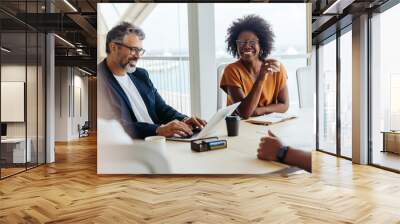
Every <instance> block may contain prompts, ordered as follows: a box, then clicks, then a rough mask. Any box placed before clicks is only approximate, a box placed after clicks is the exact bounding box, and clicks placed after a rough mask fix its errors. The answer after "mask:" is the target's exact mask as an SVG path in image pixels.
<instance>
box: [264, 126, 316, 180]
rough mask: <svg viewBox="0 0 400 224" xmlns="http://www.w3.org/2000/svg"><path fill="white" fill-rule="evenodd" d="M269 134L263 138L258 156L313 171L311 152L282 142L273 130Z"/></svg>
mask: <svg viewBox="0 0 400 224" xmlns="http://www.w3.org/2000/svg"><path fill="white" fill-rule="evenodd" d="M268 134H269V136H266V137H263V138H261V142H260V145H259V148H258V151H257V152H258V153H257V157H258V158H259V159H262V160H269V161H277V162H281V163H284V164H287V165H290V166H296V167H299V168H301V169H304V170H306V171H308V172H310V173H311V164H312V161H311V153H310V152H306V151H303V150H299V149H294V148H292V147H289V146H284V145H283V144H282V142H281V141H280V140H279V138H278V137H276V136H275V135H274V134H273V133H272V132H271V131H268Z"/></svg>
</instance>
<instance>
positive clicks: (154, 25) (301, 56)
mask: <svg viewBox="0 0 400 224" xmlns="http://www.w3.org/2000/svg"><path fill="white" fill-rule="evenodd" d="M116 9H119V10H120V12H121V14H120V15H121V16H118V12H119V11H117V10H116ZM282 9H285V10H288V11H290V12H291V16H290V17H288V18H287V19H286V20H285V21H282V20H280V19H279V18H280V17H279V15H278V12H279V11H280V10H282ZM171 12H173V13H172V14H173V15H170V16H169V19H168V20H165V17H166V16H167V15H168V14H170V13H171ZM197 12H198V13H201V15H199V16H198V17H194V15H196V13H197ZM222 12H224V13H222ZM248 15H259V17H260V19H262V20H267V21H270V25H271V27H272V29H273V30H274V31H275V32H274V34H275V40H276V41H275V44H274V46H275V48H274V49H273V50H272V52H271V56H268V57H271V58H274V59H276V60H278V61H279V62H280V63H281V64H282V66H284V68H282V72H283V70H286V72H287V74H285V75H287V81H286V88H287V89H288V95H289V96H288V98H289V102H290V103H288V104H290V105H288V108H289V109H288V110H287V111H286V110H285V111H283V110H282V111H281V112H286V113H279V114H282V116H288V117H287V118H288V119H289V118H291V117H290V116H296V117H297V119H292V120H290V121H289V120H288V121H285V122H282V123H281V124H278V121H273V123H276V124H275V125H273V127H271V128H270V130H271V131H273V132H274V133H275V134H276V135H277V136H279V137H280V138H283V140H284V141H285V144H287V145H291V146H292V147H295V148H298V149H302V150H305V151H311V150H312V148H313V147H314V146H315V137H314V136H315V121H314V118H313V115H314V112H313V98H314V95H315V94H314V91H313V90H315V76H312V75H311V66H309V67H307V63H309V64H310V59H311V49H312V48H311V41H310V42H309V45H308V46H309V52H310V53H309V54H307V41H306V40H307V26H310V25H311V23H310V24H307V17H306V15H307V5H306V4H303V3H300V4H260V5H258V4H246V5H243V4H241V3H239V4H232V3H225V4H224V3H221V4H218V3H216V4H199V5H197V4H178V3H175V4H145V3H131V4H129V3H101V4H98V16H97V18H98V24H97V25H98V44H97V46H99V47H98V62H99V64H100V65H101V64H102V62H103V61H104V59H105V58H107V62H109V61H111V60H112V59H110V58H111V57H112V54H111V53H106V39H107V36H110V35H109V34H110V33H112V32H113V31H112V29H113V27H116V26H117V25H119V23H120V22H121V21H129V22H131V23H132V24H135V25H136V26H138V27H140V28H141V29H142V30H143V32H144V33H145V39H144V40H143V44H142V45H143V46H142V48H144V49H145V51H146V52H145V53H144V54H143V57H141V58H139V59H138V60H137V61H138V62H137V63H138V67H140V68H143V69H145V70H147V72H148V73H149V76H150V79H151V81H152V83H153V85H154V86H155V88H156V89H157V91H158V92H159V94H160V95H161V96H162V97H163V98H164V100H165V101H166V102H167V103H168V104H169V105H170V106H171V107H173V108H175V109H176V110H177V111H178V112H180V113H182V114H185V115H195V116H197V117H199V118H203V119H205V120H207V121H209V123H208V124H207V125H206V126H205V128H204V131H202V132H201V133H198V134H199V135H201V137H198V138H196V137H193V138H192V139H193V140H197V139H201V138H210V137H215V136H216V137H219V139H218V140H216V143H215V144H217V143H218V142H219V141H220V140H226V144H227V147H226V148H225V149H224V150H216V151H213V152H207V153H203V155H201V156H200V155H196V154H193V153H192V152H191V149H193V147H192V145H191V144H188V142H185V141H184V140H185V139H176V138H170V137H171V136H165V137H167V143H166V149H165V152H160V153H156V151H154V152H153V150H149V149H147V147H148V145H150V146H151V145H154V144H152V143H149V144H142V142H143V141H142V140H136V141H133V143H132V142H131V141H125V140H124V139H125V138H124V136H125V135H126V134H125V132H124V130H123V128H118V124H116V123H114V121H115V120H117V118H116V117H113V116H111V115H106V114H109V112H108V111H109V110H110V108H112V107H116V106H115V102H107V101H116V100H115V99H113V98H110V99H108V98H107V92H108V91H107V89H108V88H107V86H108V85H112V83H113V82H112V81H113V80H111V79H108V78H107V77H105V76H104V74H102V76H100V74H101V73H103V72H102V71H99V70H101V69H100V68H98V72H97V74H98V77H97V78H98V105H99V106H98V111H97V112H98V129H97V134H98V135H97V137H98V142H97V150H98V152H97V155H98V163H97V168H98V173H99V174H105V173H106V174H114V173H118V174H126V173H128V174H129V173H135V174H136V173H139V174H141V173H146V174H147V173H156V174H158V173H176V174H255V173H264V174H265V173H269V172H276V171H277V170H280V169H285V168H287V167H286V166H279V165H278V164H272V163H268V162H265V161H261V160H257V158H256V156H255V152H256V151H255V150H254V149H255V148H257V147H258V144H259V143H260V139H261V138H262V137H264V136H265V135H267V130H269V129H268V128H266V126H265V125H260V124H250V123H247V122H245V121H242V122H241V124H240V125H239V126H240V127H239V130H238V131H239V135H238V136H237V137H235V138H228V139H223V137H224V136H225V137H226V136H227V134H228V133H227V131H228V130H226V127H225V126H226V125H225V121H224V118H225V116H227V115H229V114H230V113H232V111H233V110H235V108H233V109H230V108H232V107H234V105H233V103H230V104H229V103H228V102H227V94H226V92H225V91H224V90H223V89H222V88H221V87H220V85H222V83H223V80H222V79H224V78H223V76H224V75H225V74H226V72H225V71H228V70H229V68H228V69H226V68H227V67H229V66H230V65H231V64H232V63H234V62H235V61H237V58H234V57H232V55H230V54H229V53H228V52H227V51H226V43H225V37H226V35H227V30H228V29H229V26H231V24H232V23H233V21H235V20H237V19H240V18H245V16H248ZM203 17H204V18H213V17H214V20H211V19H203ZM107 18H114V19H107ZM256 19H258V17H254V18H253V20H256ZM309 21H311V20H309ZM295 22H297V23H298V24H299V25H298V26H297V27H296V29H295V30H294V29H293V28H291V26H290V24H291V23H295ZM291 32H296V33H297V34H298V36H297V37H296V38H293V37H291V36H290V33H291ZM167 33H168V35H165V34H167ZM205 34H207V35H205ZM160 36H164V38H162V39H160V38H159V37H160ZM309 39H310V40H311V37H310V38H309ZM271 42H272V39H271ZM123 44H124V43H123ZM132 46H133V45H132ZM213 52H215V54H214V53H213ZM308 55H309V57H308ZM196 65H200V66H196ZM108 67H109V68H110V69H111V66H108ZM280 74H282V73H280ZM280 74H277V75H276V76H277V77H279V76H280ZM225 76H226V75H225ZM277 80H278V79H272V81H273V84H275V83H276V82H278V81H277ZM267 82H270V80H268V81H267ZM102 83H104V85H103V84H102ZM298 85H301V87H302V88H303V89H302V91H301V92H299V89H298V88H297V86H298ZM272 88H278V87H273V86H271V89H272ZM299 95H301V97H302V98H300V97H299ZM146 105H147V104H146ZM227 105H229V106H228V107H227ZM147 106H148V105H147ZM238 108H239V107H238ZM271 112H272V111H271ZM273 112H280V111H279V110H276V111H273ZM149 113H151V112H149ZM224 113H225V114H224ZM292 114H293V115H292ZM260 115H261V114H260ZM272 115H274V114H270V115H268V116H269V117H265V118H264V122H270V121H272V120H271V119H272V118H274V117H271V116H272ZM110 117H112V118H110ZM260 118H263V117H262V116H260V117H258V120H259V122H263V120H262V119H260ZM119 119H121V118H119ZM178 119H179V118H178ZM121 120H123V121H125V120H126V119H125V118H124V119H121ZM258 120H252V119H251V118H250V119H248V120H247V121H249V122H254V123H255V122H256V121H258ZM282 120H283V119H282ZM120 123H123V122H120ZM166 123H167V122H165V123H164V124H166ZM242 124H243V125H242ZM298 126H301V127H303V128H304V129H305V130H303V131H302V132H300V133H297V136H296V134H295V133H294V129H295V127H298ZM128 129H132V128H131V127H129V128H128ZM142 130H143V129H140V130H139V129H138V130H137V132H143V131H142ZM124 134H125V135H124ZM295 136H296V137H295ZM125 137H126V136H125ZM134 137H135V136H134ZM139 137H140V136H139ZM145 137H148V136H141V138H145ZM228 137H229V135H228ZM168 140H174V141H168ZM179 140H182V141H183V142H179ZM145 141H146V138H145ZM221 144H224V143H221ZM244 144H246V147H244ZM155 146H157V145H155ZM157 147H158V146H157ZM221 147H222V146H221ZM142 148H143V149H142ZM147 154H149V155H147ZM309 156H310V157H311V154H310V155H309ZM122 158H124V159H122ZM128 158H130V159H128ZM157 158H159V159H157ZM161 161H164V162H161ZM308 161H309V162H308V163H311V158H310V159H309V160H308ZM221 163H223V164H225V166H221ZM134 164H137V165H134ZM239 164H240V165H239ZM308 166H309V167H310V166H311V164H309V165H308ZM139 167H140V168H139ZM143 167H144V168H143Z"/></svg>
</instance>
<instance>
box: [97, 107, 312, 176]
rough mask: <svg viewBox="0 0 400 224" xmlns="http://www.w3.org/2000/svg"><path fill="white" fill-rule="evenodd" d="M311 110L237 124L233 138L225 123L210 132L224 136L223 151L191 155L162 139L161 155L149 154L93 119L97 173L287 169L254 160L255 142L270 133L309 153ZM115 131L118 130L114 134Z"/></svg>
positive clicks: (115, 127)
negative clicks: (268, 121) (274, 119)
mask: <svg viewBox="0 0 400 224" xmlns="http://www.w3.org/2000/svg"><path fill="white" fill-rule="evenodd" d="M313 117H314V112H313V110H312V109H303V110H301V111H299V117H298V118H296V119H293V120H289V121H285V122H282V123H279V124H274V125H270V126H260V125H254V124H250V123H248V122H245V121H241V124H240V129H239V136H236V137H226V127H225V121H223V122H221V123H220V124H219V126H218V128H217V129H216V132H217V133H218V134H219V135H220V136H222V137H223V138H226V139H227V141H228V147H227V148H226V149H219V150H214V151H207V152H201V153H197V152H193V151H192V150H191V149H190V143H187V142H173V141H167V143H166V150H165V152H161V151H157V150H151V149H150V150H149V149H148V148H146V143H145V142H144V141H142V140H134V141H132V140H131V139H130V138H129V137H128V136H127V135H126V134H124V133H123V130H122V128H121V127H120V126H118V124H116V123H115V122H112V121H105V120H102V119H99V120H98V132H97V133H98V153H97V155H98V156H97V158H98V163H97V167H98V173H99V174H138V173H158V174H169V173H173V174H267V173H272V172H277V171H280V170H283V169H285V168H288V166H286V165H284V164H280V163H276V162H267V161H261V160H258V159H257V148H258V144H259V142H260V138H261V137H263V136H264V135H265V133H267V130H268V129H271V130H272V131H273V132H274V133H275V134H276V135H277V136H279V137H280V138H281V139H282V140H283V142H284V143H285V144H287V145H290V146H293V147H296V148H300V149H304V150H311V149H313V148H314V147H315V143H314V139H315V134H314V127H315V125H314V124H315V122H314V120H313ZM118 129H120V130H118Z"/></svg>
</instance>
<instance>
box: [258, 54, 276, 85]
mask: <svg viewBox="0 0 400 224" xmlns="http://www.w3.org/2000/svg"><path fill="white" fill-rule="evenodd" d="M280 67H281V63H280V62H279V61H277V60H275V59H267V60H265V61H264V62H263V64H261V68H260V73H259V76H258V77H259V79H261V80H265V79H266V77H267V75H268V73H270V74H272V73H274V72H280Z"/></svg>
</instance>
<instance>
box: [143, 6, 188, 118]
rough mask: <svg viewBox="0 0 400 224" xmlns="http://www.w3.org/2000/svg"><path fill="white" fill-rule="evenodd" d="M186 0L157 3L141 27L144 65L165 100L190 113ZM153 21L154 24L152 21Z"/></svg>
mask: <svg viewBox="0 0 400 224" xmlns="http://www.w3.org/2000/svg"><path fill="white" fill-rule="evenodd" d="M187 18H188V16H187V4H157V5H156V6H155V8H154V9H153V11H152V12H151V13H150V14H149V15H148V16H147V17H146V18H145V20H144V21H143V24H142V25H141V28H142V29H143V31H144V32H145V33H146V39H145V40H144V42H143V46H144V48H145V49H146V54H145V55H144V57H143V58H142V59H141V60H140V61H139V64H138V66H139V67H143V68H145V69H146V70H147V71H148V72H149V75H150V79H151V80H152V82H153V83H154V85H155V87H156V88H157V89H158V91H159V93H160V95H161V96H162V97H163V98H164V99H165V101H166V102H167V103H168V104H169V105H171V106H172V107H174V108H175V109H177V110H178V111H180V112H182V113H184V114H188V115H189V114H190V76H189V75H190V73H189V71H190V70H189V47H188V46H189V44H188V43H189V40H188V25H187ZM155 24H157V25H155Z"/></svg>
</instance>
